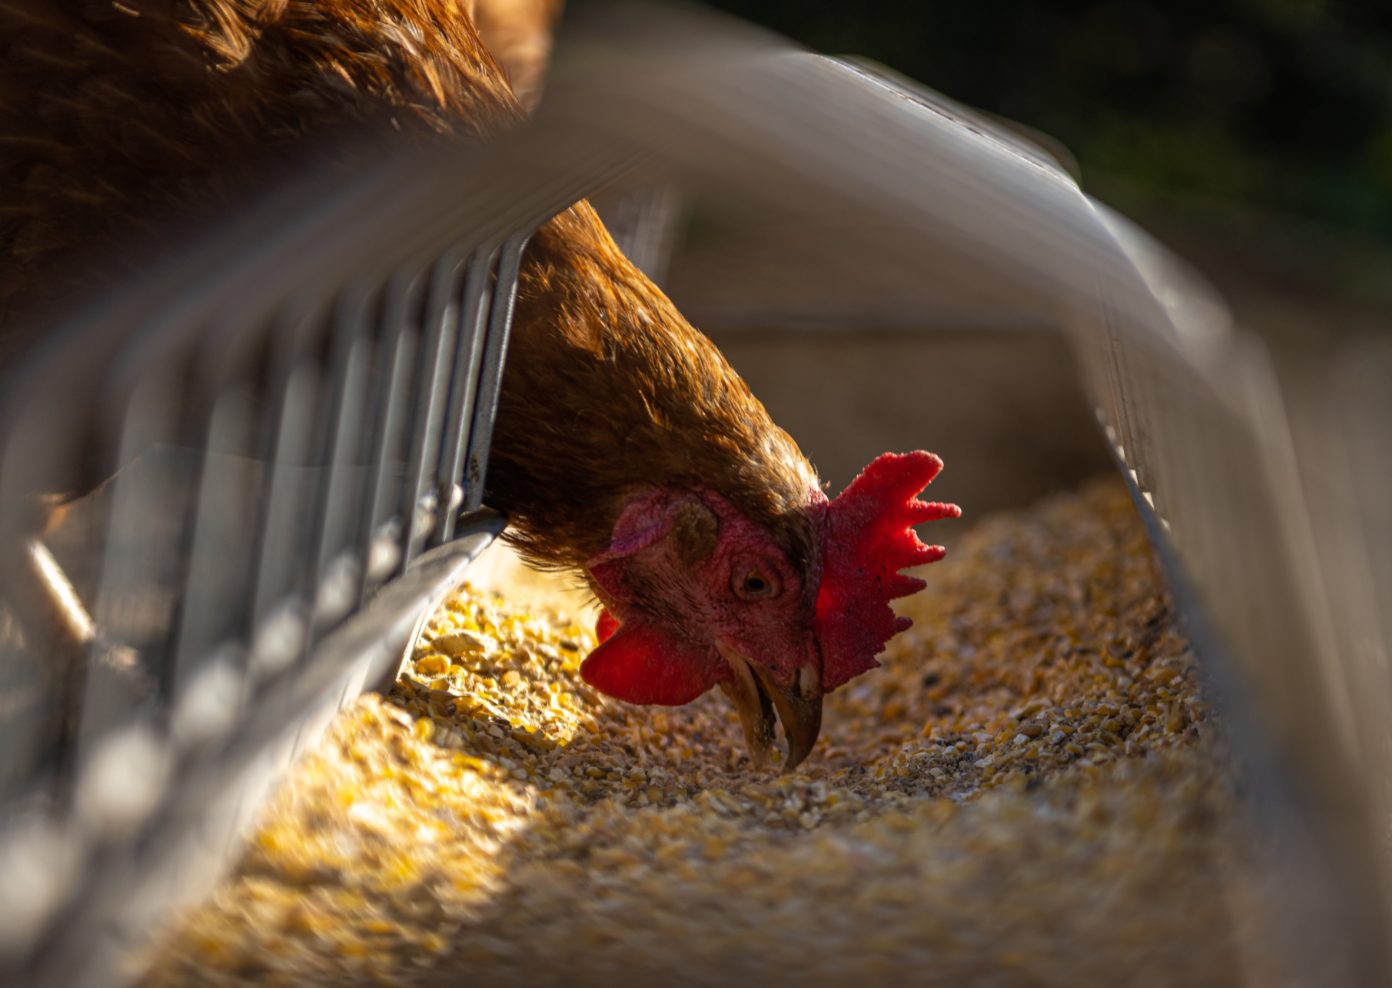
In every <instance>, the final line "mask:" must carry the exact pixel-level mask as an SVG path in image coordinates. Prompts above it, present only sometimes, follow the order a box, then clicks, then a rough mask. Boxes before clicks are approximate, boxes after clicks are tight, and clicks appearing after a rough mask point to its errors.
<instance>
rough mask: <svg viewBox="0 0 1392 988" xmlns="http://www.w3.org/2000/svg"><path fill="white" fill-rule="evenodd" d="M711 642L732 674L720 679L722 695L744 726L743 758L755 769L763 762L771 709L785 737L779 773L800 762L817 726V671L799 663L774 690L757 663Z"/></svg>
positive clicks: (770, 732)
mask: <svg viewBox="0 0 1392 988" xmlns="http://www.w3.org/2000/svg"><path fill="white" fill-rule="evenodd" d="M716 647H717V648H718V649H719V650H720V654H721V655H722V656H723V657H724V659H725V661H726V662H727V663H729V665H730V669H731V670H732V671H733V672H734V677H733V678H732V679H729V680H725V681H724V682H722V683H721V684H720V687H721V689H723V690H724V691H725V695H726V696H728V697H729V698H730V700H731V701H732V702H733V703H734V705H735V710H736V711H737V712H738V713H739V719H740V726H741V727H743V728H744V741H745V744H747V745H748V746H749V757H750V759H751V760H752V761H753V762H754V766H755V767H756V768H762V767H763V766H764V765H766V764H767V762H768V758H769V753H770V752H771V751H772V750H773V747H774V711H775V710H776V711H777V713H778V719H779V720H781V721H782V722H783V736H784V737H785V738H786V739H787V742H788V754H787V757H786V758H784V760H783V768H782V771H784V772H791V771H792V770H793V769H795V768H797V767H798V765H799V764H801V762H802V760H803V759H804V758H806V757H807V756H808V754H809V753H810V752H811V751H812V747H813V746H814V745H815V744H816V743H817V735H818V734H820V733H821V730H822V690H821V675H820V672H819V671H818V670H817V669H815V668H814V667H812V666H810V665H808V666H803V667H802V668H801V669H799V671H798V676H797V678H796V679H795V680H794V682H793V685H792V686H791V687H790V688H788V689H780V688H779V687H778V686H776V685H775V684H774V683H773V682H772V681H771V680H770V679H769V677H768V674H767V673H766V672H765V671H764V670H763V669H762V668H761V667H760V666H758V665H756V664H755V663H753V662H750V661H749V660H748V659H747V658H745V657H744V656H743V655H741V654H740V653H739V652H737V651H735V650H734V649H733V648H730V647H729V646H727V645H724V644H721V643H717V645H716Z"/></svg>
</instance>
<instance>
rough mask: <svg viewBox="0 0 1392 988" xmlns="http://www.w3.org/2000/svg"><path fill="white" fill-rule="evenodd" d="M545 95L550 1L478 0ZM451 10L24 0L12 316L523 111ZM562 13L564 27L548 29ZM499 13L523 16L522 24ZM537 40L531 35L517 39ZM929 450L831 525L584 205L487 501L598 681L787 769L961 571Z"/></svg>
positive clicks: (19, 5) (793, 465)
mask: <svg viewBox="0 0 1392 988" xmlns="http://www.w3.org/2000/svg"><path fill="white" fill-rule="evenodd" d="M480 3H481V4H482V11H481V15H480V21H481V23H483V24H484V25H485V26H488V25H489V24H491V25H492V27H491V31H492V32H493V33H494V34H495V35H496V36H497V37H498V38H500V39H502V41H501V42H500V43H501V44H503V45H505V46H506V49H507V51H508V52H509V53H512V54H513V55H514V56H515V59H516V63H515V65H514V71H515V72H516V73H517V74H518V76H519V77H520V78H521V79H522V80H523V81H524V82H525V85H526V87H527V91H528V93H529V94H533V93H535V91H536V88H537V86H538V80H539V78H540V72H541V66H542V62H543V61H544V56H545V52H546V50H547V45H548V41H547V39H548V37H549V32H548V30H547V29H548V28H549V23H550V20H551V19H552V18H553V17H554V12H555V7H556V5H555V4H554V3H553V2H551V0H540V2H536V3H530V4H526V3H524V4H523V8H524V9H525V10H526V14H525V17H519V16H517V15H510V14H508V13H507V11H508V10H509V9H514V8H515V7H516V0H480ZM474 9H475V7H474V4H470V3H464V2H453V0H322V2H312V0H119V2H116V0H55V2H50V3H46V4H41V5H40V4H33V3H31V2H29V0H0V31H3V38H4V41H3V46H4V48H3V52H0V97H2V98H3V107H4V114H5V125H4V130H3V134H4V136H3V138H0V141H3V146H4V149H5V156H4V159H3V163H2V164H0V196H3V199H0V254H3V256H4V258H5V264H4V268H3V273H2V274H0V319H3V315H4V311H5V310H6V309H9V310H22V309H23V308H24V307H25V306H26V305H28V304H29V303H31V302H33V301H34V300H37V299H41V298H42V297H44V296H45V295H53V294H56V293H63V292H65V291H66V290H67V289H68V286H69V285H72V284H75V283H80V284H81V285H83V286H84V287H86V288H90V287H91V285H92V284H93V282H94V281H99V280H101V279H108V280H111V279H119V278H120V277H122V275H123V271H122V269H121V267H120V265H119V262H117V261H115V260H113V257H112V255H111V253H110V250H109V248H110V247H111V246H112V245H114V244H118V243H121V242H123V241H125V240H126V239H127V238H128V237H129V236H130V235H131V233H132V231H138V230H141V229H154V228H155V227H157V225H159V224H161V223H164V222H167V220H168V219H169V217H171V216H177V215H179V214H181V213H189V212H194V211H198V212H204V211H207V209H208V208H209V206H210V204H213V205H221V206H230V205H232V204H233V202H234V201H235V198H236V196H237V195H238V194H240V193H241V190H242V189H243V188H244V187H246V186H247V185H249V184H250V182H251V179H252V178H253V177H255V178H256V179H258V180H264V179H265V177H266V176H267V175H268V174H269V175H272V176H273V175H274V174H275V173H276V172H277V171H279V170H284V169H286V168H287V167H288V166H289V164H290V163H291V162H293V161H294V160H295V158H296V156H295V151H296V149H297V148H299V147H301V146H302V145H304V144H305V143H307V142H308V141H311V140H316V141H319V140H323V139H325V138H327V137H330V136H332V135H333V134H334V133H335V132H337V131H343V130H346V129H348V128H350V127H357V126H360V125H362V124H365V123H371V122H384V121H385V122H389V123H390V124H391V125H392V126H393V127H394V128H395V130H396V131H397V132H398V133H399V134H400V135H401V137H400V139H401V140H403V141H417V142H423V141H426V140H429V139H432V138H433V137H435V136H437V135H442V134H443V135H457V136H458V135H462V136H466V137H474V138H486V137H487V136H489V135H490V134H493V133H496V132H497V131H499V130H500V129H502V128H506V127H508V126H509V125H511V124H513V123H515V122H516V121H518V120H519V119H520V118H521V116H522V113H523V108H522V104H521V103H520V102H519V100H518V99H517V97H516V96H515V95H514V92H513V90H512V88H511V87H510V85H509V82H508V76H507V72H506V71H505V70H504V69H503V67H502V66H500V64H499V63H498V61H496V60H495V59H494V57H493V56H492V55H491V54H490V53H489V51H488V49H487V48H486V47H485V45H484V42H483V41H482V40H481V39H480V36H479V32H478V30H477V29H476V27H475V23H474V21H473V19H472V16H473V13H474ZM538 11H539V12H540V13H538ZM500 12H501V13H500ZM519 24H521V25H522V26H521V27H519ZM939 466H940V464H939V462H938V461H937V459H936V458H935V457H933V456H931V454H927V453H915V454H908V455H906V456H902V457H890V456H886V457H881V458H880V459H879V460H877V461H876V462H875V463H874V464H872V465H871V468H869V469H867V471H866V473H865V474H863V475H862V476H861V478H858V480H857V481H856V483H855V484H853V485H852V487H851V488H850V489H848V491H847V493H846V494H845V495H843V496H842V497H841V498H838V499H837V500H836V501H834V502H829V501H828V500H827V498H826V497H825V496H824V495H823V494H822V492H821V490H820V487H819V485H818V481H817V478H816V474H815V472H814V471H813V469H812V467H811V466H810V464H809V463H808V462H807V460H806V458H805V457H803V455H802V454H801V452H800V451H799V450H798V447H797V445H796V444H795V443H794V442H793V440H792V439H791V438H789V437H788V435H787V434H786V433H784V432H783V431H782V430H781V429H779V428H778V427H777V426H776V425H774V423H773V422H772V420H771V419H770V418H769V416H768V414H767V412H766V411H765V410H764V408H763V406H762V405H761V404H760V403H759V402H758V400H757V399H755V398H754V397H753V395H751V394H750V392H749V389H748V388H747V387H746V386H745V384H744V383H743V381H741V380H740V378H739V377H738V376H737V375H736V374H735V373H734V371H733V370H732V369H731V368H730V367H729V365H728V364H727V363H726V362H725V360H724V359H723V358H722V357H721V355H720V354H719V353H718V352H717V351H716V349H715V348H714V347H713V346H712V345H711V344H710V343H709V342H708V341H707V340H706V339H705V338H704V337H703V336H701V334H699V333H698V332H696V331H695V330H694V329H693V328H692V327H691V326H690V325H689V324H688V323H687V322H686V320H685V319H683V318H682V316H681V314H680V313H679V312H677V310H676V309H675V307H674V306H673V305H672V303H671V302H670V301H668V299H667V298H666V297H665V296H663V294H662V293H661V292H660V291H659V290H658V289H657V288H656V287H655V286H654V285H653V284H652V283H651V282H650V281H649V280H648V279H647V278H646V277H645V276H644V275H643V274H642V273H641V272H639V271H638V270H637V268H635V267H634V266H633V265H632V264H630V263H629V262H628V260H627V259H626V258H625V257H624V256H623V254H622V253H621V252H620V251H619V250H618V248H617V247H616V246H615V244H614V242H613V241H612V240H611V239H610V237H609V235H608V234H607V233H606V231H605V230H604V228H603V226H602V225H601V224H600V222H599V220H598V218H597V217H596V215H595V213H594V211H593V210H592V209H590V207H589V206H588V205H586V204H584V203H580V204H578V205H575V206H573V207H572V208H570V209H568V210H566V211H565V212H563V213H562V214H560V215H559V216H557V217H555V218H554V219H553V220H552V221H551V222H549V223H547V224H546V225H545V226H543V227H542V228H541V230H540V231H538V232H537V234H536V235H535V236H534V237H533V239H532V241H531V243H530V245H529V246H528V248H527V251H526V254H525V257H524V260H523V265H522V269H521V274H520V278H519V284H518V298H517V306H516V314H515V325H514V329H513V336H512V341H511V344H510V351H509V357H508V361H507V369H506V373H505V377H504V381H503V389H502V394H501V397H500V403H499V408H498V417H497V423H496V428H495V432H494V440H493V448H492V451H491V462H490V468H489V473H488V484H487V493H486V500H487V502H488V503H489V504H491V505H493V506H495V507H497V508H499V509H501V510H503V511H505V512H507V514H508V516H509V523H510V531H509V534H508V538H510V539H511V540H512V541H513V542H514V543H515V544H516V545H517V546H518V547H519V548H520V549H521V550H522V552H523V553H524V555H526V556H527V557H528V558H529V559H530V560H532V561H533V562H535V563H537V564H540V565H545V566H552V567H558V568H566V569H572V570H576V571H579V572H582V573H584V574H585V576H586V577H587V578H588V580H589V582H590V585H591V586H592V587H593V589H594V591H595V593H596V594H597V596H599V597H600V599H601V600H602V601H603V603H604V604H605V605H606V610H605V612H604V615H603V617H602V619H601V635H602V637H603V638H605V641H604V643H603V644H602V645H601V646H600V647H599V648H597V649H596V651H595V652H594V653H593V654H592V655H591V656H590V657H589V658H588V659H587V660H586V662H585V664H584V667H583V669H582V672H583V674H584V675H585V677H586V679H587V680H589V681H590V682H591V683H592V684H594V685H595V686H597V687H598V688H599V689H601V690H603V691H605V692H607V693H610V694H611V695H614V696H617V697H620V698H622V699H626V700H630V701H634V702H642V703H666V704H675V703H685V702H687V701H689V700H690V699H692V698H694V697H695V696H696V695H699V694H700V693H702V692H704V691H705V690H706V689H708V688H710V687H711V686H713V685H718V686H720V687H721V688H722V689H724V690H725V691H726V692H727V693H728V694H729V695H730V696H731V697H732V698H733V699H734V701H735V703H736V706H737V707H738V710H739V713H740V717H741V720H742V722H743V726H744V730H745V734H746V737H747V739H748V741H749V743H750V745H751V748H752V751H753V754H754V756H755V758H756V760H758V759H759V758H760V757H761V756H762V755H763V754H764V753H765V752H766V751H767V750H768V749H769V748H770V747H771V744H772V739H773V725H774V719H773V714H774V710H775V709H776V710H777V712H778V714H779V715H780V716H781V718H782V721H783V725H784V730H785V733H786V734H787V736H788V754H787V760H786V762H785V765H788V766H791V765H794V764H796V763H797V762H798V761H800V760H801V759H802V758H803V757H805V756H806V754H807V752H808V751H809V750H810V749H811V747H812V745H813V743H814V741H815V740H816V737H817V732H818V730H819V727H820V716H821V697H822V695H823V694H824V693H825V692H826V691H828V690H831V689H834V688H836V687H837V686H839V685H840V684H841V683H843V682H845V681H846V680H848V679H849V678H851V677H852V676H854V675H857V674H858V673H860V672H863V671H865V670H867V669H869V668H872V667H873V666H874V665H875V664H876V663H875V660H874V655H875V654H876V652H878V651H879V650H880V649H881V648H882V647H883V645H884V643H885V642H886V641H887V640H888V638H889V637H890V636H892V635H893V634H894V633H895V632H896V631H898V630H901V628H902V627H903V625H904V621H903V620H902V619H898V618H895V616H894V615H893V613H892V611H891V610H890V608H889V606H888V601H889V599H890V598H892V597H896V596H902V595H903V594H904V593H907V592H912V590H913V589H916V587H917V586H919V585H920V584H919V583H918V581H914V580H911V579H909V578H907V577H902V576H899V575H898V574H897V571H898V569H899V568H900V567H902V566H906V565H911V564H913V563H918V562H926V561H931V560H932V559H935V558H937V557H938V556H939V555H941V549H939V548H937V547H925V546H923V545H921V544H920V543H918V541H917V539H916V538H915V537H914V534H913V531H912V529H911V527H910V526H911V525H912V524H914V523H916V522H919V521H925V520H929V519H932V518H941V517H951V516H955V515H956V513H957V512H956V509H955V508H954V507H952V506H950V505H927V504H924V503H922V502H919V501H916V500H914V497H915V495H916V494H917V492H918V491H919V490H920V489H921V488H922V487H923V486H924V485H925V484H927V483H928V481H930V480H931V479H932V477H933V475H934V474H935V473H936V472H937V469H938V467H939Z"/></svg>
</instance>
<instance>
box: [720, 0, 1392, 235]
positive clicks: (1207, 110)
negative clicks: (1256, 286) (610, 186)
mask: <svg viewBox="0 0 1392 988" xmlns="http://www.w3.org/2000/svg"><path fill="white" fill-rule="evenodd" d="M710 2H712V4H713V5H714V6H715V7H718V8H721V9H724V10H727V11H729V12H731V13H735V14H737V15H739V16H741V17H743V18H745V19H747V20H751V21H753V22H755V23H758V24H763V25H765V26H767V27H769V28H771V29H773V30H775V31H778V32H780V33H782V34H785V35H788V36H789V37H792V38H794V39H796V40H797V41H800V42H801V43H803V44H805V45H807V46H808V47H810V48H812V49H815V50H818V51H823V52H828V53H835V54H858V55H866V56H869V57H871V58H874V59H876V60H878V61H880V62H883V63H885V64H886V65H888V66H890V67H892V68H894V69H896V70H898V71H900V72H902V73H904V74H905V75H908V76H911V77H913V78H915V79H918V80H920V81H921V82H923V83H925V84H926V85H928V86H931V87H932V88H935V89H938V90H940V91H942V92H943V93H945V94H947V95H948V96H951V97H953V98H954V99H957V100H960V101H962V102H965V103H969V104H972V105H974V106H977V107H979V108H981V109H983V110H986V111H989V112H992V113H996V114H1000V115H1002V116H1005V117H1008V118H1011V119H1014V120H1017V121H1019V122H1020V123H1023V124H1026V125H1028V126H1030V127H1034V128H1037V129H1039V130H1042V131H1045V132H1046V133H1048V134H1051V135H1054V136H1055V137H1057V138H1058V139H1060V140H1061V141H1063V143H1064V144H1066V145H1067V146H1068V148H1069V149H1070V150H1071V151H1072V152H1073V154H1074V155H1076V157H1077V159H1078V161H1079V163H1080V165H1081V167H1082V171H1083V177H1084V184H1085V187H1086V188H1088V189H1089V190H1090V191H1092V192H1094V193H1097V194H1099V195H1101V196H1102V198H1104V199H1108V200H1111V201H1113V202H1115V203H1116V204H1118V205H1120V206H1122V207H1123V208H1131V209H1140V210H1142V211H1145V210H1146V209H1147V207H1151V208H1155V207H1156V206H1157V205H1158V204H1161V203H1164V202H1167V201H1173V200H1174V199H1176V198H1181V199H1183V198H1193V199H1198V200H1206V201H1214V202H1221V203H1225V204H1231V205H1237V206H1241V207H1245V208H1251V209H1254V210H1259V211H1262V212H1266V213H1275V214H1278V215H1284V216H1287V217H1291V218H1298V219H1301V220H1304V221H1306V222H1312V223H1315V224H1318V225H1320V226H1325V227H1332V228H1335V229H1337V230H1339V231H1342V232H1344V233H1348V234H1353V235H1354V236H1356V237H1358V238H1359V239H1362V238H1368V237H1370V238H1373V239H1376V240H1378V241H1381V242H1382V243H1383V244H1384V245H1385V244H1388V243H1392V0H1368V2H1367V3H1364V4H1356V3H1352V2H1339V0H1214V2H1207V3H1206V2H1202V0H1169V2H1160V0H1157V2H1144V0H1056V2H1054V0H979V2H970V0H968V2H962V0H955V2H945V0H930V2H910V0H900V2H893V0H865V2H856V0H842V2H830V0H764V2H761V0H710Z"/></svg>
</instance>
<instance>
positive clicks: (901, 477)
mask: <svg viewBox="0 0 1392 988" xmlns="http://www.w3.org/2000/svg"><path fill="white" fill-rule="evenodd" d="M941 469H942V460H940V459H938V458H937V457H936V456H934V455H933V454H932V453H925V452H923V451H922V450H918V451H917V452H913V453H885V454H883V455H881V456H879V457H877V458H876V459H875V460H874V462H872V463H871V464H870V465H869V466H868V467H866V468H865V469H864V470H863V471H861V474H860V476H858V477H856V479H855V480H853V481H851V485H850V486H849V487H847V488H846V489H845V490H844V491H842V492H841V495H840V496H839V497H838V498H836V500H834V501H832V502H831V503H830V504H828V505H827V507H826V520H825V522H824V528H823V532H824V537H823V542H822V544H823V546H824V547H825V548H824V555H823V561H822V581H821V584H820V586H819V587H818V590H817V613H816V618H815V622H816V627H817V639H818V641H819V642H820V644H821V649H822V688H823V690H826V691H830V690H834V689H835V688H836V687H838V686H840V685H841V684H842V683H845V682H846V681H847V680H849V679H851V678H852V677H854V676H858V675H860V674H861V673H862V672H865V671H866V670H867V669H873V668H875V667H876V666H877V665H879V663H878V662H876V661H875V656H876V655H877V654H878V653H879V652H880V650H881V649H883V648H884V646H885V643H886V642H888V641H889V640H890V639H891V638H893V637H894V636H895V635H896V634H897V633H899V632H900V631H903V630H904V629H906V628H908V627H909V625H911V624H912V623H913V622H912V621H910V620H909V619H908V618H906V617H897V616H896V615H895V614H894V611H893V610H892V609H891V608H890V606H889V602H890V601H891V600H893V599H894V598H896V597H906V596H908V595H909V594H911V593H914V592H916V591H918V590H921V589H923V587H924V586H925V584H924V582H923V581H922V580H920V579H917V578H915V577H912V576H904V575H903V574H901V573H900V572H899V570H901V569H903V568H904V567H906V566H918V565H920V564H922V563H931V562H936V561H937V560H939V559H941V558H942V557H943V553H944V552H945V550H944V549H943V547H942V546H939V545H924V544H923V543H922V542H920V541H919V540H918V536H917V535H916V534H914V530H913V526H914V525H917V524H919V523H921V522H925V521H937V520H938V519H940V518H958V517H960V516H961V514H962V509H961V508H959V507H957V505H955V504H940V503H928V502H925V501H919V500H918V499H917V495H918V493H919V491H921V490H923V488H924V487H926V486H927V485H928V483H929V482H930V481H931V480H932V479H933V478H934V477H936V476H937V475H938V471H939V470H941Z"/></svg>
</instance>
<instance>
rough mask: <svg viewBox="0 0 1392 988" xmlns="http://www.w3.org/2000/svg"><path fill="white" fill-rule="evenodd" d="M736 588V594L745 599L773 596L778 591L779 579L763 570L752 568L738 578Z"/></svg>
mask: <svg viewBox="0 0 1392 988" xmlns="http://www.w3.org/2000/svg"><path fill="white" fill-rule="evenodd" d="M734 590H735V595H736V596H738V597H740V598H742V599H744V600H757V599H759V598H761V597H772V596H774V595H775V594H776V593H778V581H777V579H775V578H774V577H773V576H770V575H766V574H765V573H764V572H763V571H762V570H759V569H751V570H748V571H747V572H746V573H745V574H744V575H743V576H742V577H738V578H737V579H736V581H735V587H734Z"/></svg>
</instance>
